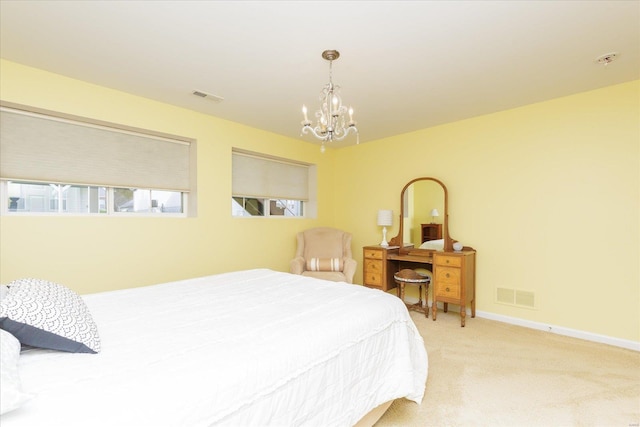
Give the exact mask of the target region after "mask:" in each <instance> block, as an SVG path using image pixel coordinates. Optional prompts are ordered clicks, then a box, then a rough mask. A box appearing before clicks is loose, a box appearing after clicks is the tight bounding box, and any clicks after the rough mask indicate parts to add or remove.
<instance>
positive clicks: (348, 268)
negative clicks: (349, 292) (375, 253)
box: [342, 258, 358, 283]
mask: <svg viewBox="0 0 640 427" xmlns="http://www.w3.org/2000/svg"><path fill="white" fill-rule="evenodd" d="M357 268H358V261H356V260H355V259H353V258H344V268H343V270H342V273H343V274H344V275H345V277H346V278H347V283H353V276H354V274H356V269H357Z"/></svg>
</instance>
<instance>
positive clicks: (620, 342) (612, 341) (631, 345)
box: [468, 310, 640, 351]
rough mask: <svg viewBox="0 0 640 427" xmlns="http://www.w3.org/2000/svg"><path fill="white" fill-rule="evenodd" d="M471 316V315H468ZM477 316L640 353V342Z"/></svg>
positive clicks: (498, 316) (479, 313) (483, 314)
mask: <svg viewBox="0 0 640 427" xmlns="http://www.w3.org/2000/svg"><path fill="white" fill-rule="evenodd" d="M468 314H469V315H471V313H470V312H469V313H468ZM476 316H477V317H482V318H483V319H489V320H496V321H498V322H504V323H510V324H512V325H517V326H524V327H525V328H530V329H537V330H539V331H545V332H551V333H554V334H558V335H564V336H567V337H572V338H579V339H583V340H587V341H593V342H598V343H602V344H609V345H613V346H616V347H622V348H626V349H629V350H635V351H640V342H638V341H631V340H624V339H621V338H615V337H610V336H607V335H599V334H594V333H592V332H585V331H579V330H576V329H571V328H565V327H563V326H556V325H548V324H545V323H539V322H533V321H531V320H524V319H519V318H517V317H510V316H503V315H501V314H495V313H489V312H487V311H478V310H476Z"/></svg>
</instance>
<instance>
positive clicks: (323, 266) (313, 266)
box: [306, 258, 344, 271]
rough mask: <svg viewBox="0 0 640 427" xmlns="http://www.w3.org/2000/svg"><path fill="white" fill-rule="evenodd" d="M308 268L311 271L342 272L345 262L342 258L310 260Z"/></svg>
mask: <svg viewBox="0 0 640 427" xmlns="http://www.w3.org/2000/svg"><path fill="white" fill-rule="evenodd" d="M306 267H307V270H309V271H342V270H343V268H344V262H343V260H342V258H309V259H307V266H306Z"/></svg>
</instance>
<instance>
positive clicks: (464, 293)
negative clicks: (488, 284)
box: [362, 245, 476, 326]
mask: <svg viewBox="0 0 640 427" xmlns="http://www.w3.org/2000/svg"><path fill="white" fill-rule="evenodd" d="M362 250H363V275H362V277H363V280H364V285H365V286H367V287H369V288H375V289H380V290H382V291H385V292H387V291H389V290H391V289H394V288H395V287H396V283H395V281H394V280H393V275H394V273H396V272H398V271H400V270H402V269H404V268H410V269H415V268H426V269H428V270H431V272H432V273H433V281H432V282H431V286H432V289H433V290H432V294H431V295H432V297H431V310H432V314H433V316H432V319H433V320H436V316H437V311H438V310H437V307H438V302H441V303H443V307H444V311H445V313H446V312H447V311H448V310H449V303H451V304H456V305H459V306H460V324H461V326H464V325H465V320H466V316H467V312H466V310H467V304H469V306H470V307H471V317H476V298H475V293H476V284H475V282H476V281H475V259H476V257H475V255H476V252H475V251H474V250H463V251H460V252H455V251H451V252H432V254H430V255H428V256H427V255H412V254H411V253H410V252H409V253H406V254H400V246H388V247H383V246H380V245H375V246H365V247H364V248H362Z"/></svg>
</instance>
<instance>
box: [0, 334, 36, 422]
mask: <svg viewBox="0 0 640 427" xmlns="http://www.w3.org/2000/svg"><path fill="white" fill-rule="evenodd" d="M19 358H20V341H18V339H17V338H16V337H14V336H13V335H11V334H10V333H9V332H7V331H5V330H4V329H0V414H5V413H7V412H9V411H13V410H14V409H17V408H19V407H20V405H22V404H23V403H24V402H26V401H27V400H29V399H31V398H32V397H33V395H32V394H29V393H24V392H23V391H22V386H21V384H20V375H19V374H18V359H19Z"/></svg>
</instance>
